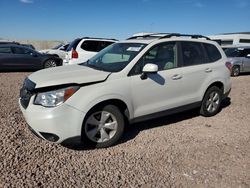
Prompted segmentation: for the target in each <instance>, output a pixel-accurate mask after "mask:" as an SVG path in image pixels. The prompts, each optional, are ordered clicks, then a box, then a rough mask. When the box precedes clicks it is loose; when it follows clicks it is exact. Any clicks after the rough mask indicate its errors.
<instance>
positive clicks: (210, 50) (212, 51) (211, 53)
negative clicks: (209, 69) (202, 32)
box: [203, 43, 221, 62]
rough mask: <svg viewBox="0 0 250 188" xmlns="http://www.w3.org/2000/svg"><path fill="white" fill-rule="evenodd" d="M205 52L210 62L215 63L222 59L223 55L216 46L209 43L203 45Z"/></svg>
mask: <svg viewBox="0 0 250 188" xmlns="http://www.w3.org/2000/svg"><path fill="white" fill-rule="evenodd" d="M203 45H204V47H205V50H206V52H207V56H208V60H209V62H215V61H218V60H219V59H221V53H220V52H219V50H218V49H217V47H216V46H214V45H212V44H208V43H203Z"/></svg>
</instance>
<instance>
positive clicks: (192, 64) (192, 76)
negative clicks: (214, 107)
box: [180, 41, 214, 104]
mask: <svg viewBox="0 0 250 188" xmlns="http://www.w3.org/2000/svg"><path fill="white" fill-rule="evenodd" d="M180 49H181V56H180V57H181V64H182V70H183V71H182V74H183V79H182V82H183V87H182V89H183V91H184V92H185V103H188V104H192V103H195V102H198V101H199V100H200V98H201V94H202V86H203V84H204V83H206V80H207V79H208V77H209V76H210V75H211V74H212V73H213V71H214V68H213V65H212V64H210V63H205V62H206V59H207V57H206V54H205V49H204V48H203V45H202V43H200V42H192V41H181V42H180Z"/></svg>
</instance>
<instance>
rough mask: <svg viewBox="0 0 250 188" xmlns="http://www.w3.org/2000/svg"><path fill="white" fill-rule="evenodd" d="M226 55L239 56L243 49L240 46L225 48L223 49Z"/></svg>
mask: <svg viewBox="0 0 250 188" xmlns="http://www.w3.org/2000/svg"><path fill="white" fill-rule="evenodd" d="M224 51H225V54H226V55H227V57H240V56H241V53H242V51H243V49H240V48H227V49H225V50H224Z"/></svg>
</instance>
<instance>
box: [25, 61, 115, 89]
mask: <svg viewBox="0 0 250 188" xmlns="http://www.w3.org/2000/svg"><path fill="white" fill-rule="evenodd" d="M110 74H111V73H110V72H104V71H100V70H95V69H92V68H89V67H86V66H83V65H68V66H61V67H55V68H48V69H43V70H40V71H37V72H35V73H33V74H31V75H30V76H29V77H28V78H29V79H30V80H31V81H32V82H34V83H35V84H36V87H35V88H43V87H50V86H58V85H64V84H85V83H92V82H98V81H104V80H105V79H107V77H108V76H109V75H110Z"/></svg>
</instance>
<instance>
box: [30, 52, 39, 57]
mask: <svg viewBox="0 0 250 188" xmlns="http://www.w3.org/2000/svg"><path fill="white" fill-rule="evenodd" d="M30 55H31V56H33V57H37V56H38V55H37V54H35V53H30Z"/></svg>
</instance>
